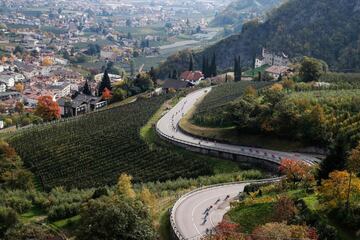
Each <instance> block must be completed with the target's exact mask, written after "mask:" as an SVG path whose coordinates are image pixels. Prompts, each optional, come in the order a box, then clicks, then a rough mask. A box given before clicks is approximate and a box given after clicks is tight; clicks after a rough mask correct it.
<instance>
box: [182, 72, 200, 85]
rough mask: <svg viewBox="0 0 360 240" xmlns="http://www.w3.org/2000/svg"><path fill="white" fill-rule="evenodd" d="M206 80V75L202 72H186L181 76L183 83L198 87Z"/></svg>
mask: <svg viewBox="0 0 360 240" xmlns="http://www.w3.org/2000/svg"><path fill="white" fill-rule="evenodd" d="M203 79H204V74H203V73H202V72H201V71H185V72H183V73H182V74H181V75H180V80H181V81H186V82H189V83H191V84H193V85H197V84H199V83H200V81H201V80H203Z"/></svg>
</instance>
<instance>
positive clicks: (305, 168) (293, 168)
mask: <svg viewBox="0 0 360 240" xmlns="http://www.w3.org/2000/svg"><path fill="white" fill-rule="evenodd" d="M279 170H280V172H281V173H282V174H285V175H286V178H287V180H288V181H291V182H292V183H294V184H296V183H298V182H303V183H304V184H305V185H309V184H311V182H312V181H314V175H313V174H312V172H313V171H312V167H311V166H310V165H308V164H306V163H304V162H303V161H297V160H292V159H283V160H282V161H281V163H280V167H279Z"/></svg>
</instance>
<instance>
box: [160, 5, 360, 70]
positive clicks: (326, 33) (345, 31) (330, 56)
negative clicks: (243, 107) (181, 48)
mask: <svg viewBox="0 0 360 240" xmlns="http://www.w3.org/2000/svg"><path fill="white" fill-rule="evenodd" d="M262 47H266V48H267V49H270V50H273V51H275V52H284V53H286V54H287V55H289V56H290V57H291V58H294V57H297V56H303V55H308V56H312V57H316V58H319V59H322V60H325V61H326V62H327V63H328V64H329V66H330V68H332V69H334V70H338V71H360V0H316V1H314V0H289V1H288V2H286V3H284V4H283V5H281V6H280V7H279V8H278V9H277V10H275V11H273V12H272V14H271V15H270V16H269V17H268V18H267V20H266V21H265V22H264V23H259V22H256V21H252V22H249V23H246V24H245V25H244V26H243V29H242V31H241V33H240V34H237V35H233V36H230V37H228V38H225V39H223V40H222V41H220V42H218V43H217V44H215V45H212V46H210V47H208V48H206V49H204V50H203V51H201V52H197V53H196V54H195V62H196V64H197V67H200V68H201V61H202V60H201V59H202V56H203V55H205V56H212V55H213V54H214V53H215V54H216V56H217V64H218V68H220V69H225V68H229V67H232V65H233V59H234V56H236V55H241V57H242V60H243V63H245V64H247V65H250V63H251V62H252V59H253V57H254V55H255V54H257V53H259V52H260V50H261V48H262ZM184 55H185V54H177V56H184ZM174 59H176V58H174V57H173V58H169V61H167V62H165V63H164V64H163V65H162V67H164V68H165V69H166V68H167V67H174V66H179V67H181V66H184V64H183V63H184V62H185V60H184V59H182V60H181V61H182V64H179V65H176V62H171V61H173V60H174ZM181 61H180V62H181ZM185 67H186V66H185ZM181 70H182V68H180V69H178V71H181Z"/></svg>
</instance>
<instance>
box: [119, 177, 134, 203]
mask: <svg viewBox="0 0 360 240" xmlns="http://www.w3.org/2000/svg"><path fill="white" fill-rule="evenodd" d="M131 180H132V176H130V175H127V174H126V173H122V174H121V175H120V176H119V179H118V183H117V187H118V191H119V193H120V194H121V195H122V196H124V197H125V198H129V199H135V197H136V194H135V191H134V189H133V187H132V183H131Z"/></svg>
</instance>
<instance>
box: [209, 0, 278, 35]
mask: <svg viewBox="0 0 360 240" xmlns="http://www.w3.org/2000/svg"><path fill="white" fill-rule="evenodd" d="M281 2H282V0H236V1H234V2H232V3H230V4H229V6H227V7H226V9H224V10H223V11H222V12H220V13H219V14H217V15H216V16H215V18H214V19H213V21H212V22H211V25H212V26H215V27H223V26H226V25H231V27H232V28H233V30H234V32H240V30H241V27H242V25H243V23H244V22H245V21H247V20H249V19H253V18H263V17H265V15H266V12H267V11H269V10H270V9H272V8H274V7H276V6H277V5H278V4H280V3H281Z"/></svg>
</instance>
